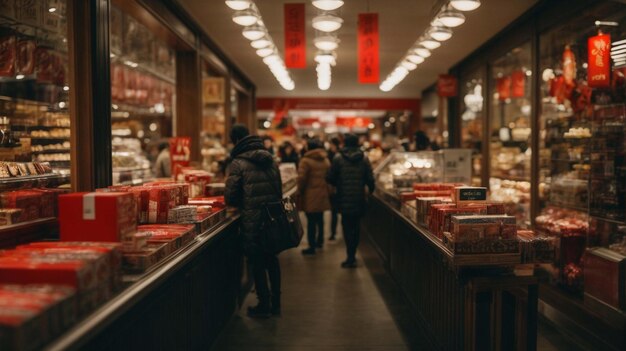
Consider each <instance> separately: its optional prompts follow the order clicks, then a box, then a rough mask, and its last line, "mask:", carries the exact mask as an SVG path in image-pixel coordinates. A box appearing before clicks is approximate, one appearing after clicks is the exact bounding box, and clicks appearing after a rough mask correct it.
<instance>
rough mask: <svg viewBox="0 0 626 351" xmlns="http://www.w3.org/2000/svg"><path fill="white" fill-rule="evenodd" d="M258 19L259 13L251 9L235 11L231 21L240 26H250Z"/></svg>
mask: <svg viewBox="0 0 626 351" xmlns="http://www.w3.org/2000/svg"><path fill="white" fill-rule="evenodd" d="M258 20H259V15H258V14H257V13H256V11H253V10H252V9H246V10H240V11H235V13H234V14H233V22H235V23H237V24H238V25H240V26H251V25H253V24H255V23H256V22H257V21H258Z"/></svg>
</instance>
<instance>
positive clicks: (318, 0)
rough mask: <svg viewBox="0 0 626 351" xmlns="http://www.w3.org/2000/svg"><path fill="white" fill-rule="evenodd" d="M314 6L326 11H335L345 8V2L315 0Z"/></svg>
mask: <svg viewBox="0 0 626 351" xmlns="http://www.w3.org/2000/svg"><path fill="white" fill-rule="evenodd" d="M313 6H315V7H317V8H318V9H320V10H324V11H333V10H336V9H338V8H340V7H341V6H343V0H313Z"/></svg>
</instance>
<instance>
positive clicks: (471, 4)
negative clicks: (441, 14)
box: [450, 0, 480, 11]
mask: <svg viewBox="0 0 626 351" xmlns="http://www.w3.org/2000/svg"><path fill="white" fill-rule="evenodd" d="M450 5H452V7H454V8H455V9H457V10H459V11H474V10H476V9H477V8H479V7H480V0H451V1H450Z"/></svg>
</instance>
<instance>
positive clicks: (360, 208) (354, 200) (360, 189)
mask: <svg viewBox="0 0 626 351" xmlns="http://www.w3.org/2000/svg"><path fill="white" fill-rule="evenodd" d="M326 180H327V181H328V183H329V184H331V185H333V186H334V187H335V188H336V189H337V203H338V205H339V212H340V213H341V226H342V228H343V236H344V240H345V242H346V252H347V259H346V260H345V261H344V262H343V263H341V267H344V268H354V267H356V249H357V247H358V245H359V239H360V231H361V228H360V220H361V217H362V216H363V214H364V213H365V210H366V196H367V193H368V192H369V193H370V194H371V193H372V192H373V191H374V187H375V184H374V174H373V172H372V166H371V165H370V163H369V161H368V160H367V158H366V157H365V155H364V154H363V151H361V149H360V148H359V138H358V137H357V136H356V135H354V134H346V136H345V138H344V148H343V149H342V150H341V152H340V154H339V155H338V156H335V158H334V159H333V163H332V165H331V167H330V171H329V173H328V176H327V177H326Z"/></svg>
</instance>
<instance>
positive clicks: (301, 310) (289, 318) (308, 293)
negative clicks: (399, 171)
mask: <svg viewBox="0 0 626 351" xmlns="http://www.w3.org/2000/svg"><path fill="white" fill-rule="evenodd" d="M327 217H328V216H327ZM326 223H328V218H327V221H326ZM327 226H328V224H327ZM327 232H328V231H327ZM340 236H341V235H340ZM306 245H307V244H306V238H304V239H303V242H302V245H301V248H304V247H306ZM344 259H345V249H344V243H343V240H341V239H339V240H337V241H334V242H332V241H326V243H325V247H324V249H323V250H321V251H319V252H318V254H317V255H316V256H314V257H303V256H302V255H301V253H300V249H297V250H295V249H294V250H290V251H288V252H284V253H282V254H281V255H280V262H281V268H282V273H283V301H282V303H283V306H282V308H283V314H282V316H280V317H272V318H270V319H266V320H257V319H251V318H248V317H247V316H246V315H245V311H246V308H247V306H250V305H253V304H256V297H255V295H254V294H250V295H248V297H247V299H246V301H245V302H244V306H243V307H242V308H241V310H240V311H239V313H238V314H237V315H236V316H235V317H234V318H233V319H232V320H231V321H230V323H229V325H228V326H227V327H226V330H224V332H223V333H222V335H221V336H220V338H219V339H218V340H217V342H216V343H215V345H214V347H213V350H214V351H239V350H260V351H266V350H267V351H269V350H276V351H290V350H294V351H295V350H301V351H313V350H315V351H338V350H345V351H370V350H371V351H373V350H385V351H400V350H427V347H426V346H425V344H424V343H423V341H422V340H424V338H423V337H422V336H421V335H420V333H419V332H416V331H419V330H420V329H419V328H418V327H417V326H416V325H415V323H416V322H415V318H414V317H413V315H412V313H411V310H410V309H409V306H408V305H407V304H406V303H405V301H404V299H403V297H402V295H401V292H400V291H399V289H398V287H397V286H396V285H395V283H394V282H393V280H392V279H391V277H390V276H389V275H388V274H387V273H386V272H385V270H384V268H383V267H382V265H381V260H380V259H379V258H378V256H377V254H376V252H375V251H374V249H373V248H372V247H371V246H370V245H369V244H368V242H367V240H366V239H365V238H363V239H362V244H361V247H360V248H359V255H358V259H359V267H358V268H356V269H348V270H346V269H342V268H340V267H339V264H340V263H341V261H343V260H344ZM538 340H539V343H538V349H539V350H543V351H548V350H577V349H576V348H573V347H571V345H568V344H566V343H565V341H564V340H563V338H562V337H561V336H560V334H558V332H557V331H556V330H554V329H553V328H550V327H549V326H546V325H544V324H541V327H540V332H539V336H538Z"/></svg>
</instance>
